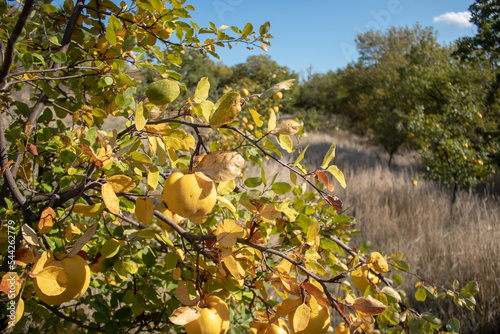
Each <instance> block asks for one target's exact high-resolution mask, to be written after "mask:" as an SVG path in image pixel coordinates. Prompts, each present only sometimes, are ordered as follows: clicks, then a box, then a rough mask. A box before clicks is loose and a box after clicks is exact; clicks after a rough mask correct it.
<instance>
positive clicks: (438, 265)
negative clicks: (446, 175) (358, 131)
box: [249, 132, 500, 333]
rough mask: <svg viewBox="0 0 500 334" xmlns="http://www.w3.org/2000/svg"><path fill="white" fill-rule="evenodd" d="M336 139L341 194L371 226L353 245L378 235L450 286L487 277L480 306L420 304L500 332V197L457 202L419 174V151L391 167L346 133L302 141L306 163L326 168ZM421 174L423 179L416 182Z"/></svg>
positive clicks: (378, 242)
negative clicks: (344, 183) (342, 182)
mask: <svg viewBox="0 0 500 334" xmlns="http://www.w3.org/2000/svg"><path fill="white" fill-rule="evenodd" d="M332 141H334V142H335V143H336V144H337V149H336V157H335V159H334V160H333V163H334V164H336V165H338V166H339V168H340V169H341V170H342V171H343V172H344V174H345V176H346V181H347V188H346V189H345V190H344V189H342V188H341V187H340V186H336V189H335V191H334V193H335V195H337V196H339V197H340V198H341V199H342V201H343V202H344V210H345V213H346V214H348V215H351V216H354V217H356V218H357V220H358V226H357V227H358V228H359V229H360V230H362V232H363V233H362V234H361V236H360V238H359V239H358V240H354V243H353V244H352V245H351V246H353V247H357V246H358V244H357V243H360V242H362V241H363V240H370V241H371V243H372V245H373V247H374V249H380V250H383V252H385V254H391V253H392V252H403V253H404V257H403V259H404V260H405V261H407V262H408V263H409V264H410V268H411V270H410V271H411V272H412V273H415V274H418V276H419V277H420V278H422V279H425V280H426V281H428V282H432V283H434V284H436V285H438V286H442V287H444V288H451V285H452V282H453V280H454V279H458V280H459V281H460V283H461V284H463V285H465V284H466V283H467V282H469V281H471V280H475V281H477V282H479V284H480V293H479V294H478V295H477V296H476V299H477V302H478V305H477V308H476V311H475V312H469V311H467V310H466V309H465V308H458V307H456V306H455V305H454V304H453V303H452V302H451V300H450V301H448V300H445V301H439V302H436V301H430V302H429V301H426V302H425V304H424V305H422V304H421V303H416V302H414V303H413V305H418V304H420V305H421V307H420V309H421V310H423V309H424V308H432V309H433V311H434V312H437V313H436V314H439V315H440V317H441V319H442V320H443V322H444V323H446V322H447V321H448V320H449V319H451V318H453V317H455V318H458V319H459V320H460V322H461V333H499V332H500V260H499V258H498V256H500V205H499V204H500V201H499V198H498V197H495V196H493V195H485V194H479V193H467V192H461V193H460V194H459V196H458V198H457V201H456V203H455V204H453V205H452V204H451V193H450V192H449V190H447V189H445V188H442V187H440V186H439V185H438V184H436V183H434V182H427V181H425V180H423V179H420V178H418V177H417V176H418V167H419V160H418V156H417V155H416V154H415V153H412V152H405V153H403V154H402V155H399V156H397V157H396V158H395V160H394V165H393V168H391V169H389V168H388V167H387V155H385V154H384V153H383V152H382V151H381V150H380V149H377V148H374V147H371V146H370V145H368V144H367V143H366V142H363V141H362V140H361V139H359V138H357V137H356V136H353V135H351V134H348V133H345V132H337V133H336V134H335V135H334V136H333V137H332V136H329V135H326V134H318V133H312V134H309V136H308V137H307V138H305V139H303V140H302V145H303V146H304V147H305V146H306V145H309V148H308V150H307V153H306V155H305V159H304V160H305V161H306V165H308V166H309V167H310V168H315V167H316V166H319V165H320V164H321V162H322V159H323V156H324V155H325V153H326V152H327V150H328V148H329V146H330V143H331V142H332ZM285 159H286V158H285ZM272 165H273V164H269V167H270V168H273V167H272ZM276 168H277V167H276ZM276 170H278V168H277V169H276ZM249 172H250V173H251V171H249ZM286 174H288V173H286ZM271 175H272V174H271ZM413 180H417V182H418V184H417V185H416V186H414V185H412V181H413ZM337 185H338V184H337ZM403 279H404V280H405V283H404V284H405V286H404V287H405V288H407V291H414V289H413V286H414V285H415V283H417V282H418V281H419V278H417V277H416V276H414V275H412V274H407V275H405V274H403Z"/></svg>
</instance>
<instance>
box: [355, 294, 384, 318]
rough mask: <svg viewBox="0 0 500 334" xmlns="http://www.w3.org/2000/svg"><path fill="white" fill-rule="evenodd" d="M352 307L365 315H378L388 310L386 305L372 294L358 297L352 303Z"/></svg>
mask: <svg viewBox="0 0 500 334" xmlns="http://www.w3.org/2000/svg"><path fill="white" fill-rule="evenodd" d="M352 308H353V309H354V311H356V312H358V313H362V314H364V315H378V314H382V313H384V312H385V310H386V306H385V305H384V304H383V303H382V302H380V301H378V300H376V299H374V298H373V297H372V296H367V297H362V298H356V299H355V300H354V303H353V304H352Z"/></svg>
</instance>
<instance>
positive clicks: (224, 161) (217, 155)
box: [197, 151, 245, 182]
mask: <svg viewBox="0 0 500 334" xmlns="http://www.w3.org/2000/svg"><path fill="white" fill-rule="evenodd" d="M244 166H245V159H243V156H241V155H240V154H239V153H238V152H237V151H215V152H212V153H210V154H208V155H207V156H206V157H205V158H204V159H203V160H202V162H201V166H200V167H199V168H198V170H197V171H198V172H202V173H203V174H205V175H206V176H208V177H209V178H210V179H212V180H213V181H215V182H222V181H229V180H234V179H235V178H237V177H238V175H240V172H241V170H242V169H243V167H244Z"/></svg>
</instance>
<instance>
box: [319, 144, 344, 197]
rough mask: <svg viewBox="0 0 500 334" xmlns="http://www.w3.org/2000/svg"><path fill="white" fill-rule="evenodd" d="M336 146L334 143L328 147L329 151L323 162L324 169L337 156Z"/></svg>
mask: <svg viewBox="0 0 500 334" xmlns="http://www.w3.org/2000/svg"><path fill="white" fill-rule="evenodd" d="M335 147H336V146H335V143H332V145H330V148H329V149H328V152H326V154H325V158H324V159H323V163H322V164H321V168H322V169H327V167H328V165H329V164H330V162H331V161H332V160H333V158H335ZM344 188H345V187H344Z"/></svg>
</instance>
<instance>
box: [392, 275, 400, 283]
mask: <svg viewBox="0 0 500 334" xmlns="http://www.w3.org/2000/svg"><path fill="white" fill-rule="evenodd" d="M392 280H393V281H394V284H396V285H401V284H403V278H402V277H401V276H399V275H398V274H392Z"/></svg>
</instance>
